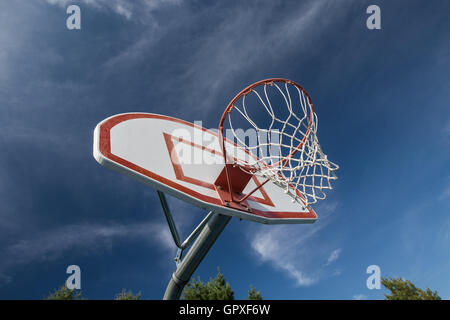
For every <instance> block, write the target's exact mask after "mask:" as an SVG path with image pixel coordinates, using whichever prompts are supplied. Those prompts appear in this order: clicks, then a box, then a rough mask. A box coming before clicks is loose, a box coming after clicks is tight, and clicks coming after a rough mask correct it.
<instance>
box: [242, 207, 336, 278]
mask: <svg viewBox="0 0 450 320" xmlns="http://www.w3.org/2000/svg"><path fill="white" fill-rule="evenodd" d="M335 208H336V203H333V204H328V205H323V206H322V208H321V209H320V212H321V215H322V216H321V220H320V221H318V222H316V223H315V224H313V225H283V226H261V227H259V228H258V229H257V231H256V233H255V234H254V236H252V239H251V248H252V249H253V250H254V251H255V253H256V254H257V256H258V257H259V259H260V260H261V261H262V262H268V263H270V264H271V265H272V266H274V267H275V268H276V269H279V270H281V271H284V272H287V274H288V275H289V276H290V277H291V278H292V279H294V280H295V283H296V285H298V286H309V285H312V284H314V283H316V282H317V281H319V280H320V279H321V278H322V277H324V276H326V275H327V274H326V273H325V272H326V271H327V270H326V267H327V266H328V265H329V264H331V262H333V261H335V260H337V259H338V257H339V253H340V251H341V249H335V250H333V251H332V252H331V254H330V251H329V248H328V247H327V246H326V245H323V244H320V243H318V241H317V239H318V238H319V233H320V231H321V230H322V229H323V228H324V227H325V226H326V225H327V224H328V223H329V222H330V220H331V217H330V215H331V214H332V213H333V212H334V211H335ZM325 209H326V210H325ZM269 228H270V229H269ZM324 261H326V263H324ZM333 275H336V273H335V272H334V273H333V272H329V274H328V276H333Z"/></svg>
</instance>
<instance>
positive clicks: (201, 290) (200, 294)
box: [182, 269, 234, 300]
mask: <svg viewBox="0 0 450 320" xmlns="http://www.w3.org/2000/svg"><path fill="white" fill-rule="evenodd" d="M182 299H183V300H234V292H233V290H231V287H230V284H229V283H228V282H226V280H225V278H224V277H223V275H222V273H220V269H218V270H217V276H216V277H215V278H214V279H210V280H209V282H208V283H206V284H205V283H203V282H202V281H201V280H200V277H199V278H198V280H197V281H196V280H195V279H192V281H191V282H190V283H188V284H187V285H186V288H185V289H184V291H183V297H182Z"/></svg>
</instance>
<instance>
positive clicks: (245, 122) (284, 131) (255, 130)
mask: <svg viewBox="0 0 450 320" xmlns="http://www.w3.org/2000/svg"><path fill="white" fill-rule="evenodd" d="M317 121H318V120H317V115H316V114H315V112H314V110H313V106H312V104H311V101H310V98H309V96H308V95H307V93H306V92H305V91H304V90H303V89H302V88H301V87H299V86H297V85H294V84H293V83H287V82H278V81H274V82H269V83H263V84H261V85H259V86H257V87H255V88H252V89H251V90H250V91H249V92H247V93H246V94H244V95H242V96H241V97H240V98H239V99H238V100H237V101H235V103H234V104H233V108H232V109H230V110H229V112H228V115H227V121H226V122H227V123H228V127H229V128H228V129H227V130H226V137H227V138H228V140H233V141H235V142H236V143H237V145H239V147H240V148H243V149H245V150H246V152H247V155H248V156H247V157H234V160H233V161H234V162H235V163H236V164H237V165H239V167H240V168H241V169H242V170H244V171H247V172H250V173H252V174H254V175H257V176H260V177H262V178H264V179H270V180H271V181H272V182H273V183H274V184H275V185H277V186H279V187H280V188H282V189H283V190H284V191H285V192H286V193H287V194H289V195H290V196H291V197H292V200H293V201H297V202H299V203H303V204H306V205H309V204H313V203H316V202H317V201H318V200H322V199H325V197H326V194H325V192H324V191H325V190H327V189H332V186H331V183H330V180H335V179H337V177H336V175H335V173H334V171H336V170H337V169H338V168H339V167H338V166H337V165H336V164H334V163H333V162H331V161H329V160H328V159H327V156H326V155H325V154H324V153H323V152H322V149H321V147H320V144H319V141H318V139H317V125H318V122H317ZM249 129H250V130H249ZM230 138H231V139H230ZM228 153H229V151H228V150H227V154H228Z"/></svg>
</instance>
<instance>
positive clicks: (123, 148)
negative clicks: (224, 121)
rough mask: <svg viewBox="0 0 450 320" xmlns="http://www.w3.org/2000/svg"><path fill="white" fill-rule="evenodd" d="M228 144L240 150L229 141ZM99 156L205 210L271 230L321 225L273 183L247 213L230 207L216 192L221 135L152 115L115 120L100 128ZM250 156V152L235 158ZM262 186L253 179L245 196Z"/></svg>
mask: <svg viewBox="0 0 450 320" xmlns="http://www.w3.org/2000/svg"><path fill="white" fill-rule="evenodd" d="M225 144H226V148H227V149H228V148H230V149H231V148H235V149H236V147H237V146H236V145H233V144H232V142H230V141H228V140H226V142H225ZM93 152H94V157H95V159H96V160H97V161H98V162H99V163H100V164H101V165H103V166H106V167H108V168H110V169H114V170H116V171H118V172H120V173H123V174H125V175H128V176H130V177H132V178H135V179H137V180H138V181H141V182H143V183H145V184H148V185H150V186H151V187H153V188H155V189H157V190H159V191H161V192H164V193H167V194H169V195H172V196H174V197H176V198H179V199H181V200H184V201H186V202H189V203H191V204H193V205H195V206H197V207H200V208H203V209H205V210H210V211H213V212H216V213H221V214H225V215H230V216H234V217H238V218H241V219H246V220H251V221H256V222H260V223H266V224H281V223H282V224H289V223H313V222H314V221H315V220H316V219H317V215H316V213H315V212H314V210H313V209H312V208H311V207H310V206H307V205H304V204H301V203H298V202H293V201H291V200H292V199H291V197H290V196H289V195H287V194H286V193H285V192H284V191H283V190H282V189H281V188H279V187H278V186H276V185H275V184H274V183H273V182H271V181H269V182H267V183H265V184H264V185H263V186H261V187H260V188H258V189H257V191H255V192H254V193H252V194H251V196H249V197H248V199H247V204H248V209H247V210H242V209H238V208H233V207H230V206H226V205H224V204H223V201H221V198H220V197H219V195H218V191H217V190H216V188H215V187H214V182H215V181H216V180H217V179H218V177H219V175H220V174H221V172H222V171H223V169H224V160H223V153H222V149H221V146H220V143H219V137H218V134H217V132H214V131H211V130H207V129H205V128H202V127H199V126H198V125H196V124H193V123H189V122H186V121H183V120H179V119H176V118H172V117H168V116H163V115H158V114H150V113H125V114H119V115H115V116H112V117H110V118H107V119H105V120H104V121H102V122H100V123H99V124H98V125H97V126H96V128H95V131H94V148H93ZM227 153H228V152H227ZM244 156H245V151H244V150H242V152H237V153H236V155H235V157H238V158H239V157H244ZM246 183H247V182H246ZM262 183H263V179H262V178H260V177H257V176H253V177H251V179H250V180H249V181H248V183H247V184H246V185H245V187H244V188H243V190H242V194H243V195H245V194H246V193H248V192H250V190H254V189H255V188H256V187H257V186H259V185H260V184H262ZM299 196H300V197H301V195H300V194H299Z"/></svg>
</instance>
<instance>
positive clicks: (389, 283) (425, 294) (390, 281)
mask: <svg viewBox="0 0 450 320" xmlns="http://www.w3.org/2000/svg"><path fill="white" fill-rule="evenodd" d="M381 283H382V284H383V286H385V287H386V289H388V290H389V291H390V292H391V294H385V295H384V296H385V297H386V300H441V297H439V295H438V293H437V291H431V290H430V288H427V289H426V290H422V289H420V288H417V287H416V286H415V285H414V284H413V283H412V282H411V281H409V280H403V279H402V278H383V279H381Z"/></svg>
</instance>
